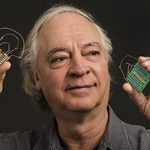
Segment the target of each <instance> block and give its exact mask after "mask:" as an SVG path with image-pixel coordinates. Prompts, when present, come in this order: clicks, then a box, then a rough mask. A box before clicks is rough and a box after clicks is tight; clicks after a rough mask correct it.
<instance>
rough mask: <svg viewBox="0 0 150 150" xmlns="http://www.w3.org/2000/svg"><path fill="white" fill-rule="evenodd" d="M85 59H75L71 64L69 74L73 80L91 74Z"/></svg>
mask: <svg viewBox="0 0 150 150" xmlns="http://www.w3.org/2000/svg"><path fill="white" fill-rule="evenodd" d="M83 59H84V58H81V57H80V58H78V59H73V60H72V61H71V63H70V68H69V71H68V74H69V76H70V77H72V78H78V77H81V76H84V75H86V74H89V73H90V68H89V66H88V64H87V63H86V61H84V60H83Z"/></svg>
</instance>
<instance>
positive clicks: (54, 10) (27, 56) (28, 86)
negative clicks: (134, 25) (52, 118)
mask: <svg viewBox="0 0 150 150" xmlns="http://www.w3.org/2000/svg"><path fill="white" fill-rule="evenodd" d="M64 12H70V13H76V14H79V15H81V16H83V17H85V18H86V19H88V20H89V21H90V22H91V23H92V24H93V25H94V26H95V27H96V29H97V30H98V32H99V34H100V37H101V44H102V48H103V49H104V50H105V53H106V56H107V58H108V61H109V62H111V56H110V54H111V52H112V46H111V41H110V39H109V38H108V37H107V35H106V32H105V31H104V29H103V28H102V27H101V26H99V25H98V24H97V23H96V22H95V20H94V19H93V17H92V16H91V15H90V14H89V13H87V12H85V11H84V10H81V9H79V8H76V7H73V6H69V5H61V6H60V5H59V6H53V7H51V8H50V9H48V10H47V11H45V12H44V13H43V14H42V15H41V17H40V18H39V19H38V20H37V21H36V23H35V25H34V26H33V28H32V30H31V32H30V33H29V35H28V38H27V40H26V44H25V51H24V54H23V57H22V60H21V70H22V76H23V87H24V89H25V92H26V93H27V95H29V96H30V97H31V98H32V99H33V100H34V101H35V102H36V103H37V104H39V105H40V107H41V108H43V106H44V108H45V105H48V104H47V102H46V100H45V98H44V96H43V94H42V92H41V91H37V90H36V88H35V82H34V80H33V75H32V71H31V70H33V69H34V68H35V67H36V65H37V35H38V33H39V30H40V28H41V27H42V26H43V25H44V24H45V23H46V22H48V21H49V20H50V19H52V18H53V17H54V16H56V15H58V14H60V13H64Z"/></svg>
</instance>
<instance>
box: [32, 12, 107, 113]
mask: <svg viewBox="0 0 150 150" xmlns="http://www.w3.org/2000/svg"><path fill="white" fill-rule="evenodd" d="M100 41H101V38H100V36H99V34H98V32H97V30H96V29H95V27H94V26H93V25H92V24H91V23H90V22H89V21H88V20H87V19H85V18H84V17H82V16H80V15H78V14H75V13H62V14H59V15H57V16H55V17H53V18H52V19H51V20H50V21H48V22H47V23H46V24H44V25H43V26H42V28H41V29H40V31H39V34H38V57H37V62H38V67H37V70H36V71H35V72H34V76H35V82H36V84H35V85H36V88H37V89H42V91H43V93H44V96H45V98H46V100H47V102H48V104H49V105H50V107H51V109H52V110H53V112H54V113H61V112H62V111H89V110H92V109H94V108H95V107H97V106H99V105H100V104H101V102H103V101H106V105H107V101H108V97H109V85H110V77H109V73H108V61H107V58H106V56H105V53H104V50H103V49H102V47H101V42H100Z"/></svg>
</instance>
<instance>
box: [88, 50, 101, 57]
mask: <svg viewBox="0 0 150 150" xmlns="http://www.w3.org/2000/svg"><path fill="white" fill-rule="evenodd" d="M88 54H89V55H92V56H95V55H99V54H100V52H99V51H90V52H89V53H88Z"/></svg>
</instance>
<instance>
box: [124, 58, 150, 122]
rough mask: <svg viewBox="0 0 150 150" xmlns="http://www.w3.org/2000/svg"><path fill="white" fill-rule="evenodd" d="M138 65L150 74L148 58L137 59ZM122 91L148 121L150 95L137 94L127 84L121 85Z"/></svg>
mask: <svg viewBox="0 0 150 150" xmlns="http://www.w3.org/2000/svg"><path fill="white" fill-rule="evenodd" d="M138 61H139V63H140V64H141V65H142V66H143V67H144V68H145V69H146V70H147V71H148V72H150V57H143V56H141V57H139V60H138ZM123 89H124V90H125V91H126V92H127V93H128V94H129V96H130V98H131V99H132V100H133V101H134V102H135V104H137V106H138V107H139V109H140V110H141V112H143V113H144V114H145V115H146V117H147V118H148V119H150V93H149V95H144V94H143V93H142V92H138V91H137V90H136V89H134V88H132V86H131V85H130V84H129V83H125V84H124V85H123Z"/></svg>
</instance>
